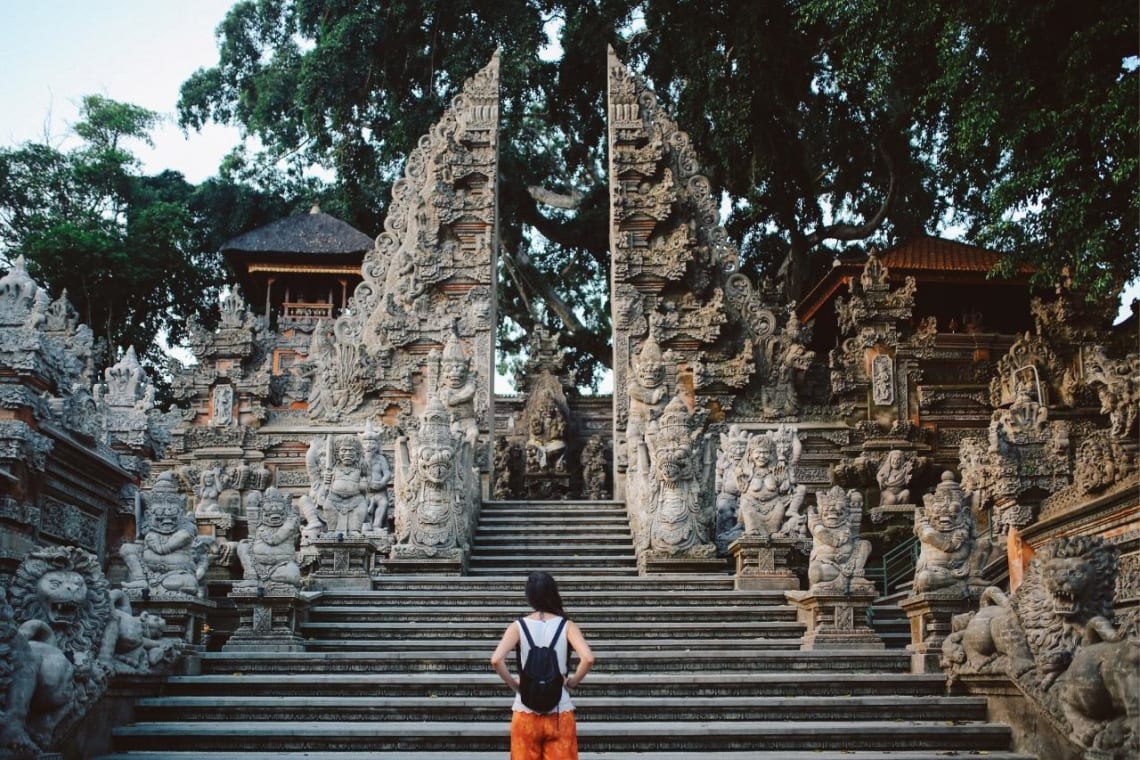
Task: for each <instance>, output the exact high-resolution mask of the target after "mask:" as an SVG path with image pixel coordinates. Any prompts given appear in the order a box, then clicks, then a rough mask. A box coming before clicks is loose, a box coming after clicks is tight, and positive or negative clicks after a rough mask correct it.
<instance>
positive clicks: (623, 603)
mask: <svg viewBox="0 0 1140 760" xmlns="http://www.w3.org/2000/svg"><path fill="white" fill-rule="evenodd" d="M457 580H458V579H457ZM559 586H560V587H561V583H559ZM561 595H562V601H563V603H564V604H565V605H566V609H568V610H580V609H584V608H586V607H590V608H594V609H601V608H606V607H610V608H613V607H618V608H620V609H619V612H620V611H624V609H625V608H626V607H646V606H648V607H680V608H686V607H692V606H704V605H713V604H733V605H746V604H751V605H757V606H758V607H760V608H761V610H758V611H763V610H764V609H766V608H767V607H770V606H785V605H786V601H785V599H784V592H783V591H731V590H720V589H699V590H693V591H662V590H660V589H657V590H650V591H638V590H628V589H616V590H611V589H598V590H593V591H561ZM457 601H459V602H462V604H463V606H465V607H475V606H480V605H491V606H499V607H501V606H504V605H508V604H515V605H517V606H519V607H525V606H526V596H525V594H524V593H523V588H522V584H518V583H516V584H514V588H511V589H474V590H467V591H464V592H463V593H462V596H461V597H458V598H457V597H451V596H444V595H442V594H439V595H437V594H421V593H417V592H416V591H414V590H410V591H405V590H388V588H387V586H385V587H384V590H382V591H326V592H324V593H323V594H322V595H321V596H320V598H319V599H318V600H317V602H316V603H314V605H313V606H312V607H311V608H310V611H309V617H310V618H311V619H316V618H317V617H323V616H326V615H328V616H332V615H336V614H337V613H338V611H339V610H341V609H342V608H344V607H373V606H381V607H382V606H385V605H391V604H398V605H400V606H401V607H451V606H454V605H455V604H456V602H457ZM789 609H790V608H789ZM677 612H678V614H683V612H684V609H681V610H678V611H677Z"/></svg>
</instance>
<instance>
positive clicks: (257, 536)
mask: <svg viewBox="0 0 1140 760" xmlns="http://www.w3.org/2000/svg"><path fill="white" fill-rule="evenodd" d="M249 532H250V537H249V538H246V539H243V540H242V541H241V542H240V543H239V544H238V547H237V554H238V559H240V560H241V567H242V580H241V581H238V582H236V583H235V584H234V585H235V586H238V585H244V586H259V587H263V588H269V589H274V590H277V589H283V590H290V589H297V588H299V587H300V585H301V568H300V566H299V565H298V564H297V548H296V544H297V540H298V539H299V538H300V537H301V520H300V518H299V517H298V516H297V512H296V510H294V509H293V497H292V496H291V495H290V494H287V493H284V492H282V491H279V490H277V489H276V488H274V487H272V486H270V487H269V488H268V489H267V490H266V491H265V498H263V499H262V500H261V504H260V505H259V507H258V509H256V510H253V513H251V514H250V519H249Z"/></svg>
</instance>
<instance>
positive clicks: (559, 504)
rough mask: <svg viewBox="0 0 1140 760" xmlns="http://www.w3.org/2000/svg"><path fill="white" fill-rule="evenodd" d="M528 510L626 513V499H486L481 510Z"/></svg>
mask: <svg viewBox="0 0 1140 760" xmlns="http://www.w3.org/2000/svg"><path fill="white" fill-rule="evenodd" d="M520 509H522V510H528V511H532V512H556V513H559V514H561V513H564V512H567V511H575V510H610V511H618V512H621V513H622V514H625V502H624V501H584V500H582V499H566V500H547V501H540V500H534V501H523V500H510V501H491V500H488V501H484V502H483V505H482V506H481V507H480V511H481V512H500V511H511V510H520Z"/></svg>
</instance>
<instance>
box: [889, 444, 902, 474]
mask: <svg viewBox="0 0 1140 760" xmlns="http://www.w3.org/2000/svg"><path fill="white" fill-rule="evenodd" d="M887 463H888V464H889V466H890V468H891V469H892V470H899V469H902V466H903V453H902V452H901V451H899V450H898V449H895V450H893V451H892V452H891V453H890V454H888V455H887Z"/></svg>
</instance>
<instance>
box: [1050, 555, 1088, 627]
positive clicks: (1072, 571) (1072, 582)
mask: <svg viewBox="0 0 1140 760" xmlns="http://www.w3.org/2000/svg"><path fill="white" fill-rule="evenodd" d="M1042 575H1043V576H1044V580H1045V588H1046V590H1047V591H1048V592H1049V595H1050V597H1051V598H1052V600H1053V611H1054V612H1055V613H1057V614H1058V615H1061V616H1064V617H1069V618H1071V617H1075V616H1077V615H1078V614H1080V613H1081V610H1082V606H1081V602H1082V600H1083V598H1084V596H1085V594H1086V592H1087V591H1088V590H1089V589H1091V588H1092V587H1093V586H1094V585H1095V583H1096V571H1095V568H1094V567H1093V566H1092V564H1091V563H1090V562H1088V560H1086V559H1085V558H1084V557H1054V558H1052V559H1050V560H1049V561H1048V562H1046V563H1045V566H1044V568H1043V573H1042Z"/></svg>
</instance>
